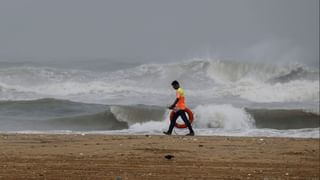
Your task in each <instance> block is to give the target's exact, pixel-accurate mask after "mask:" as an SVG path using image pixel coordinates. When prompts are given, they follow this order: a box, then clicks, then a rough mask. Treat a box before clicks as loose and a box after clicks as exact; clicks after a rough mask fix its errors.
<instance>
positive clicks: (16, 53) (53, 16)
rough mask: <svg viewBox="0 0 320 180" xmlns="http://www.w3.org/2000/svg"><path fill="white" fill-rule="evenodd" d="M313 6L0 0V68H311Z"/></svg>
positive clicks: (228, 0) (298, 1) (315, 54)
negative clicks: (18, 62) (169, 64)
mask: <svg viewBox="0 0 320 180" xmlns="http://www.w3.org/2000/svg"><path fill="white" fill-rule="evenodd" d="M318 49H319V0H37V1H36V0H20V1H19V0H0V60H7V59H24V58H35V59H42V60H46V59H50V58H70V57H72V58H77V57H79V58H80V57H82V58H89V59H90V58H119V59H121V58H124V59H139V58H141V59H143V60H155V61H159V60H171V59H175V60H177V59H188V58H194V57H208V56H211V57H219V58H226V59H237V60H239V59H244V60H245V59H246V60H254V61H275V62H276V61H300V62H306V63H307V64H317V63H318V61H319V50H318Z"/></svg>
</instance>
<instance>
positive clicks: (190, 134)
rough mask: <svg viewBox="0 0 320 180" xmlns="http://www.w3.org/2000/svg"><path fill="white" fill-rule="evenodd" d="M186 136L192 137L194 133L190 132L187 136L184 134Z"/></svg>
mask: <svg viewBox="0 0 320 180" xmlns="http://www.w3.org/2000/svg"><path fill="white" fill-rule="evenodd" d="M186 136H194V132H190V133H189V134H186Z"/></svg>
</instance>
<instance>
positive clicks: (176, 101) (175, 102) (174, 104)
mask: <svg viewBox="0 0 320 180" xmlns="http://www.w3.org/2000/svg"><path fill="white" fill-rule="evenodd" d="M178 101H179V98H176V100H175V101H174V103H173V104H172V105H171V106H169V109H173V108H174V107H175V106H176V104H177V103H178Z"/></svg>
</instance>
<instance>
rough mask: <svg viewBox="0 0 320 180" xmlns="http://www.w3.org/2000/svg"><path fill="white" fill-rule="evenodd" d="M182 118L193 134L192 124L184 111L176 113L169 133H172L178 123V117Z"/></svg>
mask: <svg viewBox="0 0 320 180" xmlns="http://www.w3.org/2000/svg"><path fill="white" fill-rule="evenodd" d="M179 116H181V118H182V120H183V121H184V123H185V124H186V125H187V127H188V129H189V131H190V133H193V129H192V127H191V124H190V122H189V120H188V118H187V116H186V112H184V110H178V111H177V112H175V113H174V116H173V119H172V120H171V122H170V126H169V130H168V133H170V134H171V133H172V130H173V128H174V125H175V124H176V122H177V119H178V117H179Z"/></svg>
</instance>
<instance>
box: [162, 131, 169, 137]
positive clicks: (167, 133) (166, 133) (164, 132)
mask: <svg viewBox="0 0 320 180" xmlns="http://www.w3.org/2000/svg"><path fill="white" fill-rule="evenodd" d="M163 134H165V135H168V136H170V135H171V133H169V132H166V131H163Z"/></svg>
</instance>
